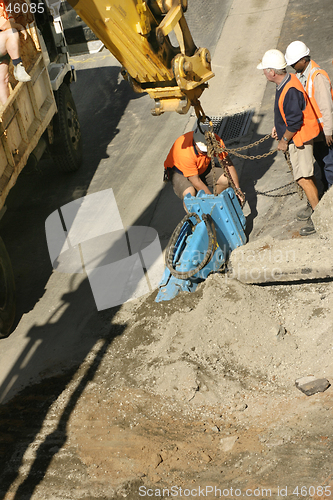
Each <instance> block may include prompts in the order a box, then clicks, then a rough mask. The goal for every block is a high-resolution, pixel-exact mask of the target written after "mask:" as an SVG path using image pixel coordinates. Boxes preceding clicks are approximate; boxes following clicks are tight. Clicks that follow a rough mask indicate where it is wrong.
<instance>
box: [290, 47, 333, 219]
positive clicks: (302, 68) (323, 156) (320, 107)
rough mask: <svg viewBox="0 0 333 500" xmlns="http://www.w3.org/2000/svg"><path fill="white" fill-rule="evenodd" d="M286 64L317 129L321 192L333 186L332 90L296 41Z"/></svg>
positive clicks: (302, 216) (303, 214)
mask: <svg viewBox="0 0 333 500" xmlns="http://www.w3.org/2000/svg"><path fill="white" fill-rule="evenodd" d="M285 58H286V62H287V64H289V66H291V67H292V68H294V70H295V71H296V76H297V78H298V79H299V81H300V82H301V83H302V85H303V87H304V89H305V91H306V93H307V95H308V97H309V100H310V102H311V104H312V107H313V109H314V111H315V114H316V116H317V120H318V123H319V126H320V134H319V135H318V137H317V138H316V139H315V140H314V143H313V154H314V157H315V159H316V160H317V163H318V165H319V167H320V170H321V173H322V174H323V175H322V179H321V180H322V183H323V186H324V191H326V190H327V189H328V188H329V187H330V186H331V185H332V184H333V89H332V85H331V81H330V78H329V76H328V74H327V73H326V71H324V70H323V69H321V68H320V67H319V66H318V64H317V63H315V62H314V61H313V60H312V59H311V57H310V49H309V48H308V47H307V46H306V45H305V43H303V42H300V41H295V42H292V43H290V44H289V45H288V47H287V49H286V53H285ZM311 213H312V212H311V207H307V208H306V209H305V210H304V211H303V212H300V213H299V214H298V218H299V219H300V220H306V217H307V216H308V217H310V215H311Z"/></svg>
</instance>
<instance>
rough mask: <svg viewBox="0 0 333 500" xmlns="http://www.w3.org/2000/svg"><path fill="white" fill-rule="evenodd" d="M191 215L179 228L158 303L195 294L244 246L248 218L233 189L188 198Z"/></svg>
mask: <svg viewBox="0 0 333 500" xmlns="http://www.w3.org/2000/svg"><path fill="white" fill-rule="evenodd" d="M184 203H185V205H186V208H187V211H188V214H187V215H186V216H185V217H184V219H183V220H182V221H181V222H180V223H179V224H178V226H177V227H176V229H175V231H174V233H173V235H172V237H171V239H170V241H169V244H168V247H167V249H166V258H165V261H166V269H165V271H164V274H163V277H162V280H161V282H160V284H159V291H158V294H157V297H156V299H155V301H156V302H161V301H162V300H170V299H172V298H173V297H175V296H176V295H177V294H178V293H179V292H180V291H188V292H194V290H195V289H196V287H197V286H198V284H199V283H200V282H202V281H203V280H205V279H206V278H207V276H208V275H209V274H210V273H211V272H216V271H218V270H219V269H221V267H222V266H223V265H224V264H225V263H226V261H227V260H228V257H229V255H230V253H231V252H232V250H234V249H235V248H236V247H239V246H241V245H244V243H245V241H246V236H245V232H244V229H245V223H246V221H245V216H244V214H243V212H242V209H241V206H240V204H239V201H238V199H237V196H236V195H235V192H234V190H233V189H232V188H228V189H226V190H225V191H222V193H221V194H219V195H217V196H214V195H212V194H210V195H207V194H205V193H204V191H199V192H198V194H197V196H196V197H193V196H191V195H189V194H188V195H186V196H185V198H184Z"/></svg>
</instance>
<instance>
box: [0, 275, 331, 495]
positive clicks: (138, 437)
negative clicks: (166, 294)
mask: <svg viewBox="0 0 333 500" xmlns="http://www.w3.org/2000/svg"><path fill="white" fill-rule="evenodd" d="M332 295H333V284H332V283H330V282H329V283H312V284H302V285H289V286H287V285H277V286H265V287H263V286H253V285H243V284H241V283H239V282H238V281H237V280H231V279H228V278H226V277H225V276H224V275H214V276H212V277H210V278H208V280H207V281H206V282H205V283H204V284H203V285H202V286H200V288H199V289H198V291H197V292H196V293H194V294H185V293H184V294H180V295H178V297H176V298H175V299H174V300H173V301H171V302H166V303H159V304H157V303H155V302H154V297H155V294H152V295H151V296H149V297H144V298H141V299H139V300H137V301H134V302H130V303H127V304H125V305H124V306H123V307H122V308H121V309H120V310H119V311H118V312H117V313H116V314H115V315H114V316H113V317H112V320H111V324H110V325H109V329H108V331H107V332H106V334H105V336H104V338H103V339H101V340H100V341H99V342H98V343H97V344H96V346H95V348H94V350H93V351H92V352H91V353H90V354H89V356H88V357H87V358H86V360H85V362H84V363H83V364H82V365H81V366H80V367H78V369H77V370H76V371H72V372H71V373H67V374H64V375H63V376H61V377H57V378H54V379H51V380H47V381H45V382H43V384H40V385H39V386H34V387H31V388H28V389H26V390H24V391H23V392H22V393H21V395H20V396H19V397H17V398H15V399H14V400H12V402H11V403H10V404H8V405H7V406H6V407H3V408H1V410H0V419H1V420H0V422H1V424H2V427H3V428H5V427H7V431H5V432H4V433H3V434H2V437H3V441H2V442H3V444H2V447H1V450H0V452H1V456H2V459H3V462H2V463H3V473H2V477H1V492H2V498H4V499H6V500H9V499H15V500H17V499H21V498H22V499H23V498H32V499H44V498H48V499H50V498H52V499H53V498H54V499H67V498H70V499H76V498H80V499H81V498H88V499H93V498H103V499H104V498H105V499H109V498H110V499H111V498H118V497H119V498H122V497H129V498H133V499H134V498H140V497H144V496H154V497H157V498H167V497H168V492H167V489H169V495H171V493H172V492H173V495H172V496H190V497H191V498H192V497H194V496H197V494H198V492H199V487H200V488H204V490H200V492H201V494H200V495H199V496H206V497H209V498H214V497H219V496H221V497H226V498H236V497H237V496H240V494H241V495H242V496H250V497H252V498H280V497H281V496H287V495H288V496H291V495H292V494H294V495H295V497H297V491H298V490H296V488H297V487H298V489H299V495H298V496H303V497H306V498H312V497H314V496H315V495H317V498H327V497H328V492H329V491H331V489H330V487H329V485H330V481H331V473H332V471H331V461H330V455H331V453H332V433H331V418H332V402H333V397H332V390H331V388H329V389H328V390H327V391H325V392H323V393H318V394H316V395H313V396H311V397H308V396H306V395H305V394H303V393H302V392H300V391H299V390H298V389H297V388H296V387H295V380H296V379H297V378H299V377H303V376H307V375H315V376H317V377H318V378H323V377H324V378H327V379H329V380H332V376H333V373H332V363H331V358H332V348H333V344H332V336H331V334H330V332H331V331H332V325H333V316H332V310H331V304H332ZM119 333H121V334H120V335H119ZM9 422H10V424H9ZM8 424H9V425H8ZM4 462H6V465H5V464H4ZM302 486H303V490H302V491H303V494H302V495H301V493H300V492H301V487H302ZM325 486H326V487H327V489H326V490H325V489H322V487H323V488H324V487H325ZM171 487H174V489H173V490H171ZM286 487H287V495H284V494H283V493H285V492H286V491H285V489H284V488H286ZM310 487H311V488H310ZM163 488H164V490H165V491H164V493H163V491H162V490H163ZM180 488H182V490H180ZM206 488H207V489H206ZM215 488H217V489H216V491H215ZM231 488H233V490H231ZM258 488H259V489H258ZM148 489H149V491H148ZM219 490H221V492H219ZM236 490H237V491H236ZM250 490H251V491H250ZM262 490H267V491H262ZM185 491H186V493H185ZM235 491H236V493H235ZM240 492H241V493H240ZM246 492H247V493H246ZM325 492H326V493H325ZM203 493H204V494H203ZM331 494H333V492H332V493H331Z"/></svg>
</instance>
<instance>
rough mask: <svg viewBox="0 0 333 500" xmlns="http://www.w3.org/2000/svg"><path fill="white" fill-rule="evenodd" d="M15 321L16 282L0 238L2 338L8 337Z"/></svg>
mask: <svg viewBox="0 0 333 500" xmlns="http://www.w3.org/2000/svg"><path fill="white" fill-rule="evenodd" d="M14 319H15V280H14V273H13V269H12V264H11V262H10V258H9V255H8V253H7V250H6V247H5V244H4V242H3V241H2V238H0V338H4V337H8V335H9V334H10V332H11V328H12V326H13V323H14Z"/></svg>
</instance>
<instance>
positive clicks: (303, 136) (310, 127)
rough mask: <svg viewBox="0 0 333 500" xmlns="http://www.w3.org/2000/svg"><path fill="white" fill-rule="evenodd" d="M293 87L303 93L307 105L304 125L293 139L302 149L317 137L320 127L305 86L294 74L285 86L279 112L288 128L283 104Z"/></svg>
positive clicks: (280, 99)
mask: <svg viewBox="0 0 333 500" xmlns="http://www.w3.org/2000/svg"><path fill="white" fill-rule="evenodd" d="M291 87H295V88H296V89H297V90H299V91H300V92H302V94H303V96H304V99H305V104H306V105H305V109H304V110H303V124H302V126H301V128H300V129H299V130H298V131H297V132H296V134H295V135H294V137H293V141H294V144H295V146H296V147H298V148H300V147H301V146H303V144H304V143H305V142H308V141H311V139H314V138H315V137H317V135H318V134H319V132H320V127H319V124H318V121H317V117H316V114H315V112H314V109H313V107H312V106H311V103H310V101H309V99H308V97H307V95H306V93H305V90H304V88H303V85H302V84H301V82H300V81H299V79H298V78H297V76H296V75H293V74H292V75H290V80H289V81H288V82H287V83H286V84H285V86H284V88H283V90H282V92H281V95H280V98H279V110H280V113H281V116H282V118H283V121H284V123H285V124H286V126H287V127H288V124H287V120H286V115H285V113H284V110H283V102H284V98H285V96H286V93H287V92H288V90H289V89H290V88H291Z"/></svg>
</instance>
